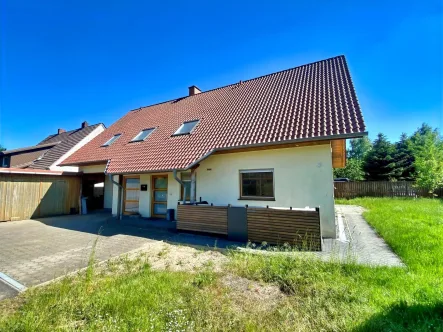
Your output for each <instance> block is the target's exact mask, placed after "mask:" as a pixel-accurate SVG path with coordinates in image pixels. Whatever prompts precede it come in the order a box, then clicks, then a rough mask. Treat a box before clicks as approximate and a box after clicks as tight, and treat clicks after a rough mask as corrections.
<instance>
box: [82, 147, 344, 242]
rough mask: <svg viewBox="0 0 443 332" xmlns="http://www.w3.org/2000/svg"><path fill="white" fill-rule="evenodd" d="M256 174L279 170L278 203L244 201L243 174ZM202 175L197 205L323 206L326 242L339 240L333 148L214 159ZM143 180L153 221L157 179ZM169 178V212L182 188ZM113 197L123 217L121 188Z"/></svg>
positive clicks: (143, 199)
mask: <svg viewBox="0 0 443 332" xmlns="http://www.w3.org/2000/svg"><path fill="white" fill-rule="evenodd" d="M94 167H97V166H90V168H89V169H88V171H91V170H93V169H94ZM102 167H104V166H102ZM255 169H272V170H273V172H274V196H275V199H273V200H240V170H255ZM196 172H197V185H196V187H197V188H196V189H197V190H196V197H197V200H198V199H199V198H200V197H201V198H202V200H204V201H208V202H209V203H214V204H216V205H227V204H231V205H233V206H235V205H237V206H240V205H241V206H244V205H245V204H248V205H249V206H266V205H268V206H270V207H285V208H288V207H293V208H305V207H310V208H315V207H320V219H321V225H322V235H323V237H332V238H335V236H336V227H335V213H334V186H333V173H332V152H331V146H330V144H324V145H315V146H305V147H294V148H282V149H273V150H260V151H252V152H237V153H227V154H218V155H213V156H210V157H208V158H207V159H205V160H204V161H202V162H201V163H200V166H199V168H197V170H196ZM165 174H166V173H165ZM155 175H159V173H155ZM139 176H140V184H141V185H143V184H146V185H147V187H148V190H147V191H141V192H140V199H139V213H140V215H142V216H143V217H150V216H151V213H152V212H151V199H152V191H151V189H152V188H151V184H152V181H151V178H152V175H151V174H140V175H139ZM167 176H168V196H167V197H168V199H167V208H168V209H176V207H177V202H178V201H179V199H180V191H181V188H180V184H179V183H178V182H177V181H176V180H175V179H174V177H173V174H172V173H167ZM114 179H115V180H117V179H118V176H114ZM105 193H106V188H105ZM112 197H113V202H112V213H113V214H114V215H117V211H118V204H119V201H118V187H117V186H116V185H114V186H113V195H112ZM105 200H106V198H105Z"/></svg>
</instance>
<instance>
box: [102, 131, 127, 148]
mask: <svg viewBox="0 0 443 332" xmlns="http://www.w3.org/2000/svg"><path fill="white" fill-rule="evenodd" d="M121 135H122V134H115V135H114V136H112V137H111V138H110V139H108V140H107V141H106V143H105V144H103V145H102V146H110V145H112V144H114V143H115V142H116V141H117V140H118V139H119V138H120V136H121Z"/></svg>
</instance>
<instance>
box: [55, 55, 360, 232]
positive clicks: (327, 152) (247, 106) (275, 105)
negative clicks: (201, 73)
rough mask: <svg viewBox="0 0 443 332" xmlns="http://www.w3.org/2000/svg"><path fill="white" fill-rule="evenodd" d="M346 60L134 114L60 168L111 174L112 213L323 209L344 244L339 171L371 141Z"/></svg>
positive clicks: (324, 228) (194, 94)
mask: <svg viewBox="0 0 443 332" xmlns="http://www.w3.org/2000/svg"><path fill="white" fill-rule="evenodd" d="M365 130H366V128H365V124H364V121H363V116H362V112H361V110H360V106H359V104H358V101H357V96H356V93H355V90H354V86H353V83H352V80H351V76H350V73H349V70H348V67H347V63H346V60H345V57H344V56H337V57H334V58H330V59H326V60H322V61H318V62H315V63H311V64H307V65H303V66H299V67H295V68H292V69H288V70H284V71H281V72H277V73H273V74H269V75H265V76H261V77H257V78H254V79H250V80H246V81H240V82H238V83H235V84H231V85H228V86H224V87H221V88H216V89H213V90H209V91H201V90H200V89H199V88H197V87H196V86H191V87H190V88H189V94H188V95H187V96H185V97H181V98H177V99H173V100H170V101H166V102H163V103H159V104H155V105H151V106H147V107H141V108H138V109H135V110H132V111H130V112H128V113H127V114H126V115H125V116H123V117H122V118H121V119H120V120H118V121H117V122H116V123H114V124H113V125H112V126H110V127H109V128H108V129H106V130H105V131H104V132H102V133H101V134H99V135H98V136H97V137H95V138H94V139H93V140H91V141H90V142H89V143H87V144H86V145H85V146H84V147H82V148H81V149H79V150H78V151H77V152H75V153H74V154H72V155H71V156H69V157H68V158H67V159H65V160H64V161H63V162H61V166H71V167H79V168H80V170H81V171H82V172H84V173H85V174H103V173H106V174H107V175H108V178H109V181H107V182H106V183H105V199H108V200H110V201H112V213H113V214H114V215H119V214H121V213H125V214H140V215H141V216H143V217H165V216H166V213H167V210H168V209H177V204H178V202H179V201H183V200H184V201H191V202H195V201H196V200H197V201H199V200H200V199H201V200H203V201H207V202H209V203H213V204H216V205H225V206H226V205H227V204H231V205H243V206H244V205H249V206H263V207H266V206H269V207H286V208H289V207H294V208H304V207H310V208H314V207H320V221H321V232H322V236H323V237H335V236H336V225H335V215H334V188H333V172H332V170H333V167H344V165H345V162H346V159H345V158H346V155H345V152H346V147H345V140H346V139H348V138H357V137H362V136H364V135H367V133H366V131H365Z"/></svg>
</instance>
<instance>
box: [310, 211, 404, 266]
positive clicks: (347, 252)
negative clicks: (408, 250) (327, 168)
mask: <svg viewBox="0 0 443 332" xmlns="http://www.w3.org/2000/svg"><path fill="white" fill-rule="evenodd" d="M335 210H336V214H337V221H338V228H339V233H341V234H340V235H341V236H340V237H339V239H336V240H331V239H329V240H324V246H323V251H322V252H321V253H318V256H320V257H321V258H322V259H326V260H328V259H338V260H340V261H349V260H352V261H355V262H357V263H360V264H365V265H373V266H404V264H403V262H402V261H401V259H400V258H399V257H398V256H397V255H396V254H395V253H394V252H393V251H392V249H391V248H390V247H389V246H388V245H387V243H386V242H385V240H384V239H383V238H382V237H381V236H379V235H378V234H377V232H376V231H375V230H374V229H373V228H372V227H371V226H370V225H369V224H368V223H367V221H366V220H365V219H364V218H363V215H362V214H363V212H364V209H363V208H362V207H360V206H355V205H336V206H335ZM340 230H341V232H340Z"/></svg>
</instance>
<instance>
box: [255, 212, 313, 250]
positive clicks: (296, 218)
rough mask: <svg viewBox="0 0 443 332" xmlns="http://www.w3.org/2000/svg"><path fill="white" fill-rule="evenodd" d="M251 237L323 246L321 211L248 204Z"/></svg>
mask: <svg viewBox="0 0 443 332" xmlns="http://www.w3.org/2000/svg"><path fill="white" fill-rule="evenodd" d="M247 218H248V239H249V240H250V241H251V242H258V243H262V242H267V243H269V244H278V245H283V244H284V243H288V244H290V245H291V246H292V245H294V246H297V247H301V248H303V249H308V250H321V230H320V214H319V212H318V211H316V210H314V211H310V210H309V211H300V210H279V209H272V208H248V209H247Z"/></svg>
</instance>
